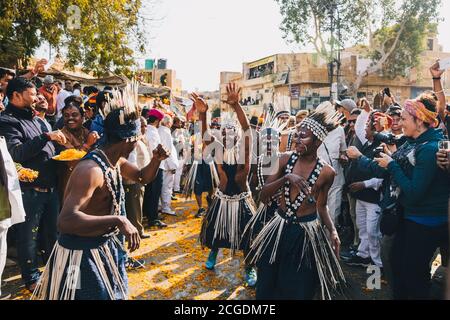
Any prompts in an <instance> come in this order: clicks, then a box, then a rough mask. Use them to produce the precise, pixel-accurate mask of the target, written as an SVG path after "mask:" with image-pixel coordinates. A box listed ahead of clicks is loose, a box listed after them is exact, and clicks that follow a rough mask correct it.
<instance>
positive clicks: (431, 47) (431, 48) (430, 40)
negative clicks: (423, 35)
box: [428, 39, 434, 51]
mask: <svg viewBox="0 0 450 320" xmlns="http://www.w3.org/2000/svg"><path fill="white" fill-rule="evenodd" d="M433 47H434V41H433V39H428V50H430V51H433Z"/></svg>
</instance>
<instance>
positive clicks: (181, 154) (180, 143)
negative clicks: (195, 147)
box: [172, 118, 190, 193]
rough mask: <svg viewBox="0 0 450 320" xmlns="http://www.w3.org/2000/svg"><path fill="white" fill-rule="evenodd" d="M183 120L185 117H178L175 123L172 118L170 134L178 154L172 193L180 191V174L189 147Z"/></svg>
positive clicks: (187, 134) (184, 120)
mask: <svg viewBox="0 0 450 320" xmlns="http://www.w3.org/2000/svg"><path fill="white" fill-rule="evenodd" d="M185 122H186V119H184V118H178V121H177V123H175V120H174V124H173V127H175V130H174V131H173V133H172V135H173V137H174V144H175V149H176V150H177V155H178V168H177V171H176V172H175V179H174V182H173V191H174V193H179V192H180V191H181V175H182V173H183V170H184V166H185V163H186V158H187V156H188V154H189V150H188V149H189V148H190V139H189V133H188V132H187V130H186V128H185Z"/></svg>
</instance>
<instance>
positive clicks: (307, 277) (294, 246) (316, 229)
mask: <svg viewBox="0 0 450 320" xmlns="http://www.w3.org/2000/svg"><path fill="white" fill-rule="evenodd" d="M338 118H339V117H338V115H337V114H336V112H335V110H334V108H333V106H332V105H331V103H324V104H322V105H321V106H319V107H318V108H317V110H316V112H315V113H313V114H312V115H310V116H309V117H308V118H307V119H305V120H304V121H303V122H302V124H301V126H300V130H299V132H298V133H297V134H296V135H295V139H296V149H295V151H294V152H293V153H287V154H283V155H282V156H281V160H280V168H279V170H278V172H277V173H276V174H275V175H273V176H271V177H269V179H267V181H266V184H265V186H264V187H263V189H262V192H261V200H262V201H263V202H264V203H268V202H269V201H270V200H271V199H272V198H273V197H274V196H275V195H276V194H277V193H278V191H279V190H280V189H281V190H282V194H281V196H280V197H279V202H280V207H279V208H278V210H277V211H276V212H275V215H274V217H273V218H272V219H271V220H270V221H269V222H268V223H267V224H266V225H265V226H264V227H263V228H262V230H261V231H260V232H259V234H258V235H257V236H256V238H255V240H254V241H253V243H252V245H251V250H250V253H249V254H248V255H247V257H246V261H247V263H256V266H257V268H258V284H257V287H256V298H257V299H263V300H266V299H288V300H289V299H299V300H304V299H312V298H313V297H314V294H315V292H316V288H317V287H318V286H319V284H320V287H321V296H322V298H331V297H332V293H333V291H334V290H335V289H337V288H338V287H339V284H340V283H343V282H344V281H345V280H344V275H343V273H342V270H341V268H340V266H339V262H338V259H337V257H338V256H339V246H340V241H339V237H338V234H337V232H336V229H335V227H334V225H333V222H332V220H331V219H330V215H329V213H328V209H327V197H328V190H329V189H330V186H331V185H332V184H333V181H334V176H335V172H334V170H333V168H331V167H330V166H328V165H327V164H326V163H325V162H323V161H322V160H321V159H319V158H318V157H317V148H318V147H319V146H320V145H321V144H322V141H323V140H324V139H325V137H326V136H327V134H328V132H330V131H331V130H333V129H335V128H336V126H337V124H338ZM318 215H319V216H320V220H321V221H319V219H318ZM322 225H324V226H325V227H326V229H327V230H328V232H329V234H330V235H331V237H330V239H331V242H330V241H329V240H328V237H327V234H326V232H325V229H324V227H323V226H322Z"/></svg>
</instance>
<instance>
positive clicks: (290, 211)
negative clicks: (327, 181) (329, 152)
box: [284, 153, 324, 217]
mask: <svg viewBox="0 0 450 320" xmlns="http://www.w3.org/2000/svg"><path fill="white" fill-rule="evenodd" d="M298 158H299V155H298V154H297V153H293V154H292V156H291V157H290V159H289V162H288V164H287V165H286V170H285V174H290V173H292V171H293V169H294V166H295V164H296V162H297V160H298ZM323 166H324V164H323V162H322V160H320V159H317V163H316V166H315V168H314V169H313V170H312V171H311V174H310V176H309V178H308V180H307V182H308V186H309V187H310V189H312V187H313V186H314V184H315V183H316V181H317V179H318V178H319V176H320V173H321V172H322V168H323ZM290 186H291V184H290V182H289V181H286V183H285V185H284V199H285V202H286V207H287V211H286V216H287V217H291V216H293V215H295V214H296V213H297V210H298V209H299V208H300V206H301V205H302V203H303V201H304V200H305V198H306V195H305V194H304V193H303V191H300V193H299V194H298V195H297V197H296V198H295V200H294V203H291V198H290Z"/></svg>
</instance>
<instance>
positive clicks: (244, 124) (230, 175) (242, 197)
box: [192, 84, 256, 286]
mask: <svg viewBox="0 0 450 320" xmlns="http://www.w3.org/2000/svg"><path fill="white" fill-rule="evenodd" d="M239 94H240V90H236V86H235V85H234V84H229V85H228V86H227V95H228V97H227V100H226V101H224V102H226V103H227V104H228V105H230V106H231V108H232V109H233V110H234V112H235V113H236V115H237V119H238V121H239V123H240V126H241V128H242V132H241V133H242V135H241V137H240V138H239V133H240V132H239V130H238V128H237V127H236V126H235V125H232V124H231V123H229V122H228V121H226V120H225V119H222V120H223V121H222V138H223V140H222V141H216V140H217V139H215V138H214V137H211V136H210V134H209V132H207V128H208V127H207V120H206V112H207V110H208V105H207V104H206V102H205V101H204V100H203V99H201V98H200V97H199V96H198V95H197V94H195V93H194V94H192V96H193V98H194V101H195V107H196V109H197V110H198V111H199V113H200V121H201V122H202V133H203V137H204V142H205V143H206V144H208V149H207V150H209V149H210V148H209V147H210V146H216V147H217V146H218V145H219V146H220V147H218V148H216V150H215V158H216V163H217V172H218V174H219V188H218V190H217V191H216V193H215V196H214V199H213V201H212V203H211V206H210V207H209V208H208V211H207V213H206V215H205V217H204V218H203V222H202V230H201V233H200V242H201V244H202V246H203V247H208V248H210V249H211V252H210V254H209V256H208V260H207V261H206V268H207V269H209V270H212V269H214V267H215V264H216V259H217V254H218V252H219V248H227V249H230V250H231V253H232V254H234V253H235V252H236V251H237V250H244V253H245V252H246V249H247V248H245V247H243V246H241V238H242V233H243V231H244V228H245V226H246V225H247V223H248V221H249V220H250V218H251V217H252V215H253V214H254V212H255V206H254V202H253V199H252V195H251V192H250V188H249V185H248V174H249V171H250V155H251V147H252V136H251V134H250V125H249V122H248V119H247V117H246V115H245V113H244V111H243V110H242V107H241V106H240V104H239ZM212 143H214V144H212ZM206 153H208V154H209V152H206ZM245 272H246V275H245V279H246V283H247V285H248V286H254V285H255V284H256V272H255V270H254V268H252V267H250V266H246V268H245Z"/></svg>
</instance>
